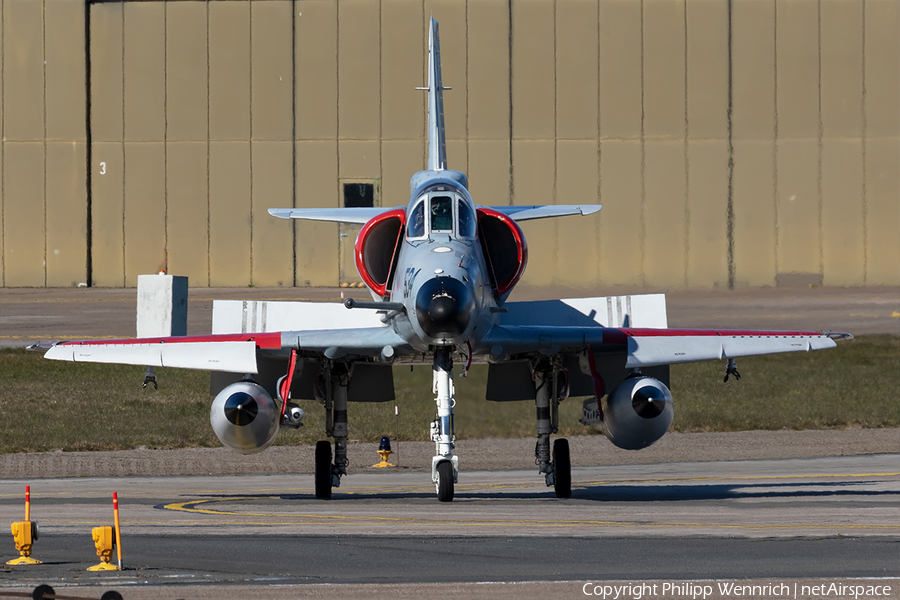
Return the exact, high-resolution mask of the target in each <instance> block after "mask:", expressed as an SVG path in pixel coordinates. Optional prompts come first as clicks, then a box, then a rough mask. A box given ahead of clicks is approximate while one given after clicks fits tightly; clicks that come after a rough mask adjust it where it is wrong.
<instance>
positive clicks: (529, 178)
mask: <svg viewBox="0 0 900 600" xmlns="http://www.w3.org/2000/svg"><path fill="white" fill-rule="evenodd" d="M512 152H513V160H514V161H515V164H514V168H513V185H514V190H515V197H514V199H513V204H556V203H557V202H556V172H555V169H556V165H555V162H556V161H555V154H556V151H555V143H554V142H553V140H514V141H513V151H512ZM521 227H522V231H524V232H525V238H526V239H527V240H528V242H529V244H528V269H527V270H526V271H525V275H524V276H523V277H522V285H524V286H529V287H530V286H535V285H544V284H545V283H546V282H547V281H549V280H551V279H552V277H553V271H554V269H555V268H556V265H557V264H559V238H558V237H557V229H558V227H559V223H558V222H557V219H542V220H536V221H527V222H525V223H522V225H521Z"/></svg>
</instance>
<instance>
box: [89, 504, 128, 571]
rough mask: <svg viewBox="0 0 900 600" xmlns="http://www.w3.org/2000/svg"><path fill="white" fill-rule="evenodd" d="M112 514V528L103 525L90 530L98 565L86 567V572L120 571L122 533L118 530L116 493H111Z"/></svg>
mask: <svg viewBox="0 0 900 600" xmlns="http://www.w3.org/2000/svg"><path fill="white" fill-rule="evenodd" d="M113 514H114V515H115V526H114V527H110V526H109V525H105V526H102V527H94V528H93V529H92V530H91V537H92V538H93V539H94V546H95V547H96V548H97V556H99V557H100V564H98V565H94V566H93V567H88V571H121V570H122V533H121V531H120V529H119V494H118V493H117V492H113ZM113 548H115V549H116V552H117V556H118V558H119V566H118V567H117V566H116V565H114V564H112V551H113Z"/></svg>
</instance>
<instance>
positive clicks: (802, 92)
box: [775, 0, 819, 138]
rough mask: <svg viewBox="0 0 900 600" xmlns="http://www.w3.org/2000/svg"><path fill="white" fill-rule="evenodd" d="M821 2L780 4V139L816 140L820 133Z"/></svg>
mask: <svg viewBox="0 0 900 600" xmlns="http://www.w3.org/2000/svg"><path fill="white" fill-rule="evenodd" d="M818 9H819V3H818V2H817V1H816V0H790V1H788V2H785V1H784V0H782V1H780V2H777V3H776V5H775V10H776V16H775V18H776V23H777V24H776V28H777V39H776V41H775V43H776V52H777V53H778V54H777V61H778V64H777V65H776V69H777V78H778V81H777V85H778V98H777V101H778V136H779V137H781V138H810V137H816V135H817V134H818V130H819V25H818Z"/></svg>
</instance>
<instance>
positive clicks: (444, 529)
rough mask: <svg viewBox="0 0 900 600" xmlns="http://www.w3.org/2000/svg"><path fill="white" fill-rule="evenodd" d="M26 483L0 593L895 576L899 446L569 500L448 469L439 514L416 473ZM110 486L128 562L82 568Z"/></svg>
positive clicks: (678, 473)
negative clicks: (30, 548)
mask: <svg viewBox="0 0 900 600" xmlns="http://www.w3.org/2000/svg"><path fill="white" fill-rule="evenodd" d="M423 479H425V480H424V481H423ZM22 483H23V482H21V481H12V480H3V481H0V486H2V488H0V500H2V506H3V513H4V514H3V516H4V518H6V519H8V520H12V519H13V518H21V517H19V514H18V511H20V510H21V508H20V505H21V501H22V492H23V489H22V488H23V485H22ZM31 486H32V517H33V518H34V519H35V520H37V521H38V522H39V523H40V524H41V537H40V539H39V540H38V541H37V542H36V544H35V550H34V556H35V557H36V558H38V559H40V560H43V561H44V563H45V564H44V565H39V566H33V567H5V568H2V569H0V589H4V586H19V589H22V587H21V586H28V585H31V584H35V585H36V583H39V582H40V581H45V582H51V583H55V584H57V585H70V586H71V585H88V584H92V585H98V586H99V585H106V584H107V582H108V583H109V584H110V585H112V584H113V583H114V584H115V585H116V586H117V588H118V589H119V590H120V591H123V590H126V591H128V590H137V589H138V588H141V589H146V586H151V587H152V586H161V587H160V589H162V588H163V587H164V588H167V589H170V591H171V588H172V586H176V588H177V586H179V585H187V584H191V585H198V584H203V585H206V586H221V585H230V586H234V587H231V588H219V587H215V589H217V590H220V592H219V593H220V594H223V592H221V590H222V589H227V590H230V592H226V593H224V596H225V597H234V598H241V597H248V596H246V595H245V593H244V591H242V590H245V588H246V587H247V586H250V588H252V589H256V587H254V586H270V585H276V584H277V585H284V586H300V587H296V588H292V589H294V593H295V594H297V593H299V592H298V591H299V590H303V589H305V588H304V587H303V586H307V585H312V584H316V585H321V584H329V585H332V586H343V585H349V584H380V585H388V587H387V588H383V589H382V591H385V590H396V589H398V588H396V587H391V586H400V589H403V590H407V592H408V591H409V590H410V589H420V588H418V587H417V586H420V585H425V584H434V583H444V584H446V585H448V586H449V585H454V586H463V587H465V586H472V585H476V584H478V585H481V584H483V583H484V582H493V583H495V584H499V583H501V582H523V581H527V582H560V585H562V583H564V582H570V583H569V584H567V585H569V586H570V588H558V589H557V591H561V590H562V589H572V590H577V586H574V584H572V583H571V582H581V584H583V583H585V582H588V581H592V580H602V581H607V580H616V579H619V580H628V581H632V582H634V581H651V580H652V581H666V580H678V581H684V580H696V579H740V580H750V579H768V580H775V579H789V580H799V579H808V578H824V579H828V580H829V581H830V580H834V579H835V578H841V579H846V578H859V577H868V578H872V577H874V578H884V577H897V576H898V575H900V566H898V561H897V557H898V553H900V455H898V454H869V455H859V456H848V457H824V458H811V459H784V460H752V461H730V462H688V463H668V464H647V465H616V466H606V467H579V468H575V469H573V494H572V498H571V499H567V500H560V499H557V498H556V497H555V496H554V495H553V493H552V491H551V490H550V489H548V488H547V487H546V486H544V485H543V482H542V481H540V479H539V477H537V476H536V475H535V473H534V472H533V470H528V471H521V470H508V471H481V472H464V473H462V474H461V476H460V483H459V484H458V486H457V494H456V498H455V499H454V501H453V502H452V503H450V504H442V503H438V502H437V500H436V499H435V495H434V488H433V486H432V485H430V484H429V483H428V481H427V479H426V478H423V474H422V473H417V472H403V471H391V470H387V471H383V472H378V473H359V474H355V475H351V476H349V477H347V478H345V480H344V483H343V484H342V486H341V487H340V488H338V489H336V490H335V493H334V497H333V499H332V500H330V501H323V500H317V499H315V497H314V494H313V481H312V476H311V475H305V474H304V475H268V476H264V475H249V476H241V477H209V476H205V477H200V476H195V477H118V478H87V477H82V478H62V479H43V480H42V479H34V480H32V481H31ZM112 491H117V492H118V493H119V500H120V507H121V518H122V536H123V541H122V546H123V559H124V563H125V566H126V567H127V569H128V570H126V571H123V572H120V573H103V574H94V573H90V574H89V573H87V572H86V571H85V569H86V568H87V567H88V566H90V565H91V564H94V563H96V562H97V559H96V557H95V556H94V552H93V547H92V543H91V537H90V529H91V528H92V527H94V526H98V525H102V524H111V521H112V511H111V506H110V504H111V503H110V493H111V492H112ZM10 550H11V549H10ZM10 558H12V556H10ZM192 589H195V588H192ZM196 589H200V588H196ZM210 589H212V588H210ZM285 589H288V588H285ZM341 589H343V588H341ZM454 589H456V588H454ZM478 589H479V590H481V591H484V590H486V589H487V588H478ZM536 589H543V588H541V587H540V586H538V587H534V586H531V587H528V588H527V593H524V595H522V594H520V595H519V596H517V597H525V596H527V597H532V596H530V595H529V594H530V593H531V592H533V591H534V590H536ZM555 589H556V588H555ZM206 591H207V592H209V590H206ZM174 593H175V594H176V596H166V597H186V596H185V595H177V594H178V592H174ZM391 593H392V594H393V593H394V592H391ZM337 596H339V597H340V596H342V593H337ZM374 596H375V597H389V596H382V595H380V593H378V594H374ZM126 597H130V596H129V595H127V594H126ZM160 597H161V596H160ZM195 597H222V596H208V595H199V596H195ZM268 597H275V596H268ZM284 597H290V596H284ZM470 597H486V596H479V595H478V594H474V595H473V596H470Z"/></svg>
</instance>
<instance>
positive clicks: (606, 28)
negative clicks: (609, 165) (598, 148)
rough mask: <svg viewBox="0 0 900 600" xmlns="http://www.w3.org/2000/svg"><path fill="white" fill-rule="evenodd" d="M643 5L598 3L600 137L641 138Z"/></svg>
mask: <svg viewBox="0 0 900 600" xmlns="http://www.w3.org/2000/svg"><path fill="white" fill-rule="evenodd" d="M642 4H643V3H641V2H632V1H631V0H604V1H603V2H600V8H599V14H600V59H599V60H600V135H601V136H602V137H603V138H612V139H635V138H638V137H640V135H641V118H642V110H641V104H642V102H643V82H642V79H641V78H642V73H643V65H642V63H641V57H642V55H643V51H642V49H641V35H642V33H641V32H642V27H643V23H642Z"/></svg>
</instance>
